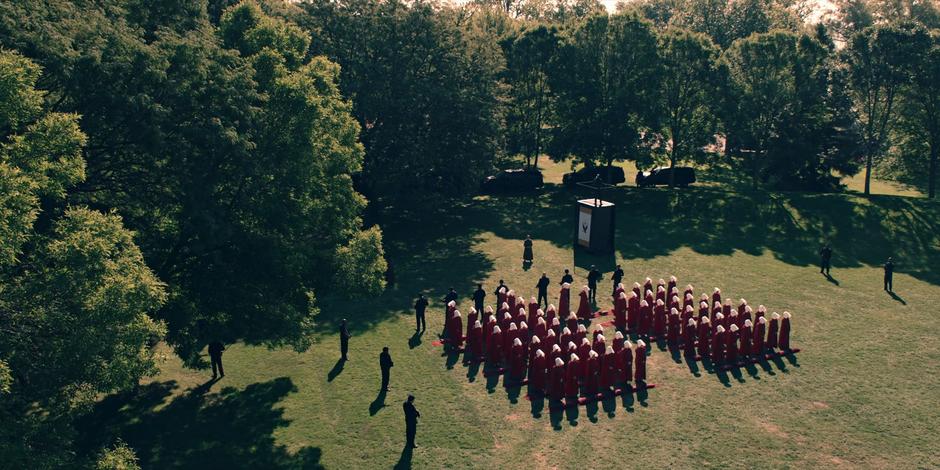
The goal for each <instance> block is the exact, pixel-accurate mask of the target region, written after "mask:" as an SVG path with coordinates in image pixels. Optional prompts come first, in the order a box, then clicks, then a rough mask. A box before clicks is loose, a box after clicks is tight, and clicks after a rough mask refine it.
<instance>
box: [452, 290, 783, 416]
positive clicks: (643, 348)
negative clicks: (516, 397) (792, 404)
mask: <svg viewBox="0 0 940 470" xmlns="http://www.w3.org/2000/svg"><path fill="white" fill-rule="evenodd" d="M570 291H571V285H570V284H569V283H565V284H563V285H562V287H561V292H560V294H559V299H558V300H559V302H558V303H559V306H558V307H557V308H556V307H555V306H554V305H548V307H547V308H546V309H545V310H544V311H543V310H542V309H541V308H540V307H541V305H540V304H539V303H538V302H537V301H536V299H535V298H532V299H530V300H529V302H528V303H527V304H526V302H525V299H524V298H523V297H522V296H517V295H516V294H515V292H514V291H512V290H509V289H505V290H499V291H497V297H498V298H497V305H499V309H498V310H496V311H494V310H493V308H492V307H490V306H486V307H485V308H484V309H483V312H478V311H477V310H476V308H471V309H470V310H469V312H468V314H467V321H466V325H467V329H466V330H464V322H463V318H462V315H461V313H460V312H459V311H457V304H456V302H455V301H450V302H448V303H447V308H446V312H445V321H444V323H445V324H444V338H445V339H444V341H445V344H447V346H448V347H449V348H450V350H451V351H456V352H460V351H463V352H464V361H465V362H471V361H486V363H487V365H488V366H490V367H492V368H498V370H499V372H501V373H502V372H505V373H506V374H508V375H507V378H508V379H510V380H515V381H518V382H519V383H523V384H524V383H528V385H529V390H530V392H532V391H534V392H542V393H544V394H546V395H547V396H549V397H550V398H553V399H561V398H563V397H572V396H578V395H579V394H580V393H583V394H585V395H586V396H593V395H594V394H597V393H606V392H608V391H610V390H611V388H612V387H617V386H618V385H623V386H628V385H629V383H630V382H633V383H634V384H636V386H637V387H642V386H644V385H645V383H646V378H647V370H646V356H647V353H648V347H647V342H651V341H665V342H666V344H668V345H669V346H670V347H673V348H684V349H685V351H686V353H687V356H689V357H694V358H696V359H702V358H709V359H710V360H711V362H712V363H713V364H715V365H719V364H725V365H726V366H739V365H742V364H744V363H746V362H747V361H754V360H762V359H764V357H765V355H766V354H767V353H768V352H770V353H775V352H776V350H777V349H779V350H780V352H781V353H786V352H788V351H790V314H789V313H788V312H784V313H783V315H782V316H781V315H778V314H777V313H776V312H775V313H772V314H771V315H770V316H769V319H768V317H767V310H766V308H764V306H763V305H761V306H759V307H758V308H757V311H756V312H754V311H752V309H751V307H750V306H749V305H748V303H747V301H746V300H744V299H741V300H740V303H739V304H738V306H737V308H734V307H733V306H732V302H731V300H730V299H725V300H724V302H722V298H721V290H720V289H718V288H717V287H716V288H715V289H714V291H713V293H712V294H711V296H710V297H709V296H708V295H707V294H702V295H701V297H700V299H699V302H698V311H697V312H696V310H695V307H694V305H695V293H694V288H693V287H692V286H691V285H689V286H686V288H685V291H684V292H683V297H682V300H680V297H679V292H678V288H677V286H676V278H675V277H671V278H670V280H669V282H668V283H667V282H666V281H664V280H663V279H660V280H659V283H658V285H656V286H655V287H654V286H653V282H652V280H651V279H649V278H647V279H646V281H645V285H643V286H641V285H640V284H639V283H634V284H633V289H632V291H627V290H626V289H625V288H624V285H623V284H618V285H617V288H616V289H615V291H614V293H613V301H614V305H613V308H611V309H610V310H609V311H606V312H604V311H597V312H595V311H592V309H591V302H590V295H589V293H590V289H589V288H588V287H587V286H584V287H583V288H582V289H581V292H580V294H579V296H580V299H579V303H578V308H577V310H575V311H572V310H571V308H570V305H571V302H570V299H571V295H570ZM654 292H655V293H654ZM667 293H668V295H667ZM667 302H668V313H667ZM513 312H515V313H513ZM481 314H482V317H481ZM606 315H611V316H612V317H613V322H612V323H613V326H614V328H615V332H614V334H613V340H612V341H610V342H609V343H610V344H608V340H607V338H606V337H605V335H604V328H603V326H602V325H596V326H595V328H594V331H593V332H592V334H591V336H590V337H589V336H588V330H587V326H586V325H589V324H590V321H591V319H593V318H595V317H597V316H606ZM529 325H534V327H531V328H530V327H529ZM629 337H635V338H637V341H636V345H635V346H634V344H633V342H631V341H630V339H629ZM465 342H466V347H464V343H465Z"/></svg>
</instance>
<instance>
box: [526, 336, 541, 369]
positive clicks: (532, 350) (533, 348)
mask: <svg viewBox="0 0 940 470" xmlns="http://www.w3.org/2000/svg"><path fill="white" fill-rule="evenodd" d="M540 352H541V353H542V355H543V356H544V355H545V352H544V351H542V341H541V340H540V339H539V337H538V336H533V337H532V339H531V340H529V364H532V362H533V361H535V355H536V354H537V353H540Z"/></svg>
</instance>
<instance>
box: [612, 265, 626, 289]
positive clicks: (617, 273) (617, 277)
mask: <svg viewBox="0 0 940 470" xmlns="http://www.w3.org/2000/svg"><path fill="white" fill-rule="evenodd" d="M612 278H613V280H614V289H613V290H612V291H611V292H617V286H618V285H619V284H620V281H622V280H623V269H621V268H620V265H619V264H618V265H617V269H615V270H614V274H613V276H612Z"/></svg>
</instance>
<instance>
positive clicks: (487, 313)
mask: <svg viewBox="0 0 940 470" xmlns="http://www.w3.org/2000/svg"><path fill="white" fill-rule="evenodd" d="M492 317H493V307H490V306H489V305H487V306H486V307H484V308H483V317H482V318H480V323H482V324H483V325H484V326H486V324H487V323H489V322H490V318H492Z"/></svg>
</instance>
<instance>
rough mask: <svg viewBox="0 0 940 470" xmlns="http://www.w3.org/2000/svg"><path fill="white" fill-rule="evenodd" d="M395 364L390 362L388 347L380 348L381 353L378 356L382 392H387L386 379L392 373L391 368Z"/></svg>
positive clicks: (390, 356)
mask: <svg viewBox="0 0 940 470" xmlns="http://www.w3.org/2000/svg"><path fill="white" fill-rule="evenodd" d="M394 365H395V363H393V362H392V355H391V354H389V353H388V346H385V347H384V348H382V352H381V353H380V354H379V368H380V369H382V391H383V392H387V391H388V379H389V375H390V374H391V371H392V366H394Z"/></svg>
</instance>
